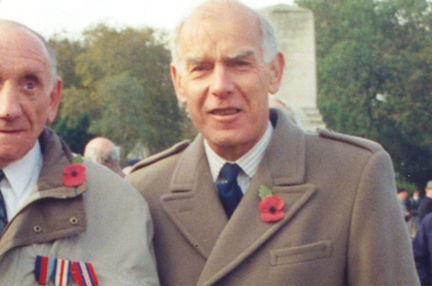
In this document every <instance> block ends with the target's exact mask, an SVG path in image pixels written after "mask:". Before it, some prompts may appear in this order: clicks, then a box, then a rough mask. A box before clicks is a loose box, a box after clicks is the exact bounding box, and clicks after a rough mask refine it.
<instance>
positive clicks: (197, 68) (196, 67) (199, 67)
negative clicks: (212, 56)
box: [192, 66, 205, 72]
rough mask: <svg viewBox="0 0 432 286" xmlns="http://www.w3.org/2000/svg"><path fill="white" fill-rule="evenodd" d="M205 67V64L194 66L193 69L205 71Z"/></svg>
mask: <svg viewBox="0 0 432 286" xmlns="http://www.w3.org/2000/svg"><path fill="white" fill-rule="evenodd" d="M204 70H205V67H204V66H195V67H193V68H192V71H198V72H199V71H204Z"/></svg>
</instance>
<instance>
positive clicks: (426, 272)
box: [413, 214, 432, 285]
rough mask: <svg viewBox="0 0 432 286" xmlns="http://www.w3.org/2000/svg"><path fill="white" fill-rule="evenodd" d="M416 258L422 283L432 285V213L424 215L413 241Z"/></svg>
mask: <svg viewBox="0 0 432 286" xmlns="http://www.w3.org/2000/svg"><path fill="white" fill-rule="evenodd" d="M413 248H414V259H415V263H416V268H417V272H418V274H419V277H420V281H421V283H422V285H432V284H431V282H432V275H431V273H432V264H431V260H432V214H428V215H426V216H425V217H424V219H423V221H422V222H421V224H420V228H419V229H418V231H417V234H416V237H415V238H414V241H413Z"/></svg>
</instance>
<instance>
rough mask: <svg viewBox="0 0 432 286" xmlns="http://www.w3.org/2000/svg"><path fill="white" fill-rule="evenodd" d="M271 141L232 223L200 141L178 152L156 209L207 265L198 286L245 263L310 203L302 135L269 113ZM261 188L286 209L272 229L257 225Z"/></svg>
mask: <svg viewBox="0 0 432 286" xmlns="http://www.w3.org/2000/svg"><path fill="white" fill-rule="evenodd" d="M270 119H271V121H272V123H273V125H274V126H275V131H274V133H273V137H272V140H271V142H270V144H269V146H268V148H267V151H266V154H265V156H264V158H263V160H262V161H261V163H260V166H259V169H258V173H257V174H256V175H255V176H254V178H253V179H252V181H251V185H250V187H249V189H248V190H247V191H246V194H245V195H244V197H243V199H242V200H241V202H240V204H239V206H238V207H237V209H236V211H235V212H234V214H233V216H232V217H231V219H230V220H229V221H228V219H227V218H226V215H225V212H224V210H223V207H222V205H221V203H220V201H219V198H218V196H217V190H216V187H215V184H214V183H213V180H212V178H211V174H210V169H209V166H208V162H207V158H206V156H205V151H204V146H203V138H202V136H201V135H199V136H198V137H197V138H196V139H195V140H194V142H193V143H192V144H191V145H190V146H189V147H188V148H187V149H186V150H185V151H184V152H183V154H182V155H181V157H180V159H179V161H178V163H177V166H176V168H175V170H174V173H173V176H172V178H171V181H170V193H169V194H167V195H165V196H163V197H162V198H161V204H162V207H163V208H164V210H165V212H166V213H167V214H168V216H169V217H170V218H171V220H172V221H173V222H174V223H175V224H176V225H177V227H178V228H179V229H180V231H181V232H182V233H183V234H184V235H185V237H186V238H187V239H188V241H189V243H191V244H192V245H193V246H194V248H195V249H196V250H197V251H198V252H199V253H201V255H203V256H204V257H205V258H206V259H207V263H206V266H205V268H204V270H203V271H202V274H201V277H200V280H199V282H198V284H199V285H212V284H213V283H215V282H216V281H218V280H219V279H221V278H222V277H223V276H224V275H226V274H227V273H229V272H230V271H231V270H232V269H234V268H235V267H236V266H237V265H239V264H240V263H241V262H243V261H244V260H245V259H246V258H247V257H249V256H250V255H251V254H252V253H253V252H254V251H255V250H256V249H257V248H259V247H260V246H261V245H262V244H263V243H264V242H266V241H267V240H268V239H270V238H271V237H272V236H273V234H274V233H275V232H276V231H277V230H278V229H280V228H281V227H282V226H283V225H285V224H286V223H288V222H289V221H290V219H291V218H292V217H293V215H294V214H295V213H297V212H298V211H299V210H300V209H301V208H302V206H303V205H304V204H306V203H307V201H308V200H309V199H310V198H311V196H312V195H313V194H314V192H315V186H313V185H310V184H304V181H305V148H306V147H305V146H306V142H305V134H304V133H303V132H302V131H301V130H300V129H299V128H298V127H297V126H295V125H294V124H293V123H291V122H290V121H289V119H288V118H286V116H285V115H283V114H282V113H281V112H279V111H275V110H272V111H271V115H270ZM261 185H265V186H267V187H269V188H271V189H272V190H273V193H274V194H275V195H278V196H279V197H281V198H282V199H283V200H284V201H285V204H286V207H285V209H284V210H285V217H284V219H282V220H281V221H279V222H276V223H265V222H263V221H261V220H260V218H259V216H260V212H259V210H258V204H259V201H260V198H259V196H258V190H259V188H260V187H261Z"/></svg>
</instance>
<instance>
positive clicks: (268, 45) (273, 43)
mask: <svg viewBox="0 0 432 286" xmlns="http://www.w3.org/2000/svg"><path fill="white" fill-rule="evenodd" d="M232 2H234V3H239V4H241V5H243V6H245V7H247V6H246V5H244V4H243V3H241V2H238V1H236V0H232ZM203 5H205V3H204V4H203ZM200 7H202V5H201V6H199V7H197V8H195V9H193V10H192V11H191V12H190V13H189V14H188V15H186V17H184V18H183V19H182V20H181V21H180V22H179V23H178V24H177V26H176V27H175V28H174V30H173V31H172V33H171V39H170V48H171V61H172V64H173V65H174V66H177V67H178V64H179V63H180V57H181V52H180V41H181V32H182V29H183V26H184V24H185V23H186V21H187V20H188V19H189V18H190V17H191V16H192V15H193V14H194V12H195V11H196V10H197V9H199V8H200ZM247 8H248V9H250V10H251V11H252V12H253V13H254V14H255V15H256V16H257V18H258V21H259V23H260V28H261V35H262V51H263V56H264V62H266V63H270V62H271V61H273V60H274V59H275V57H276V55H277V53H278V51H279V43H278V40H277V36H276V29H275V28H274V26H273V25H272V23H270V21H269V20H268V19H267V18H266V17H264V16H263V15H261V14H259V13H258V12H257V11H255V10H253V9H251V8H249V7H247Z"/></svg>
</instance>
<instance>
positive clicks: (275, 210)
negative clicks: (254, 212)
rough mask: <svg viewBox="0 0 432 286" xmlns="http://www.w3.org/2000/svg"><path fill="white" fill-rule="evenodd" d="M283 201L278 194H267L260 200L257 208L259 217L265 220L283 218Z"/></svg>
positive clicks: (272, 220)
mask: <svg viewBox="0 0 432 286" xmlns="http://www.w3.org/2000/svg"><path fill="white" fill-rule="evenodd" d="M284 206H285V202H284V201H283V200H282V199H281V198H279V197H278V196H268V197H265V198H264V199H262V200H261V202H260V203H259V205H258V209H259V210H260V212H261V216H260V217H261V219H262V220H263V221H265V222H274V221H279V220H281V219H283V218H284V216H285V213H284V211H283V207H284Z"/></svg>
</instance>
